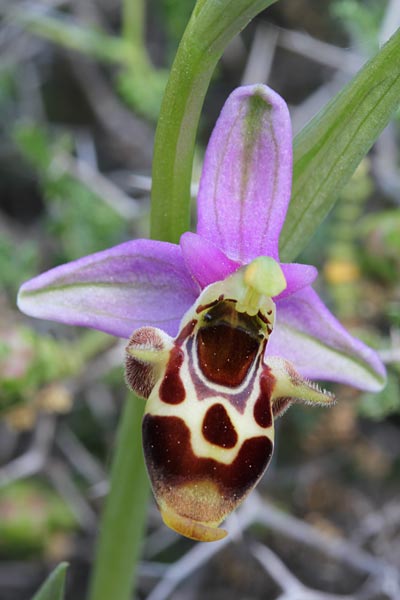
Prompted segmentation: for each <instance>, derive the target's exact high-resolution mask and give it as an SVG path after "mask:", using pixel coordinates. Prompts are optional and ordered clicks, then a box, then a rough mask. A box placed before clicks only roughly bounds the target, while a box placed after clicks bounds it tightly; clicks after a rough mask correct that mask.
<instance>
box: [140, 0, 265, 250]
mask: <svg viewBox="0 0 400 600" xmlns="http://www.w3.org/2000/svg"><path fill="white" fill-rule="evenodd" d="M275 1H276V0H218V1H217V0H198V2H197V4H196V6H195V8H194V11H193V13H192V16H191V19H190V21H189V24H188V26H187V28H186V31H185V33H184V35H183V37H182V41H181V43H180V45H179V48H178V52H177V55H176V58H175V62H174V64H173V66H172V70H171V74H170V77H169V81H168V85H167V88H166V91H165V95H164V99H163V103H162V106H161V113H160V118H159V121H158V126H157V131H156V138H155V145H154V160H153V176H152V177H153V183H152V199H151V200H152V201H151V237H152V238H153V239H158V240H164V241H169V242H178V241H179V238H180V236H181V235H182V233H184V232H185V231H188V229H189V228H190V184H191V178H192V165H193V155H194V146H195V139H196V132H197V126H198V122H199V118H200V112H201V108H202V106H203V101H204V97H205V95H206V92H207V89H208V85H209V83H210V79H211V76H212V73H213V71H214V69H215V66H216V64H217V62H218V60H219V59H220V57H221V55H222V53H223V51H224V49H225V48H226V46H227V44H228V43H229V42H230V41H231V39H232V38H233V37H234V36H235V35H236V34H237V33H239V32H240V31H241V30H242V29H243V28H244V27H245V26H246V25H247V23H248V22H249V21H250V20H251V19H252V18H253V17H254V16H255V15H257V14H258V13H259V12H261V11H262V10H263V9H264V8H266V7H267V6H269V5H270V4H272V3H273V2H275Z"/></svg>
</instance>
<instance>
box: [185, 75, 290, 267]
mask: <svg viewBox="0 0 400 600" xmlns="http://www.w3.org/2000/svg"><path fill="white" fill-rule="evenodd" d="M291 178H292V134H291V125H290V117H289V112H288V109H287V106H286V104H285V102H284V100H282V98H281V97H280V96H278V94H276V93H275V92H273V91H272V90H271V89H270V88H268V87H266V86H264V85H254V86H247V87H241V88H238V89H237V90H235V91H234V92H233V93H232V94H231V95H230V96H229V98H228V100H227V101H226V104H225V106H224V107H223V109H222V112H221V115H220V117H219V119H218V121H217V124H216V126H215V129H214V131H213V133H212V136H211V139H210V142H209V145H208V148H207V152H206V155H205V160H204V167H203V173H202V177H201V181H200V189H199V196H198V226H197V233H199V234H200V235H201V236H203V237H204V238H206V239H207V240H209V241H211V242H213V243H214V244H215V245H217V246H218V247H219V248H221V250H223V251H224V252H225V253H226V254H227V256H229V257H230V258H232V259H233V260H238V261H240V262H242V263H247V262H250V260H252V259H253V258H256V257H257V256H261V255H267V256H271V257H272V258H275V259H277V258H278V239H279V234H280V231H281V228H282V225H283V222H284V219H285V215H286V210H287V206H288V203H289V199H290V191H291Z"/></svg>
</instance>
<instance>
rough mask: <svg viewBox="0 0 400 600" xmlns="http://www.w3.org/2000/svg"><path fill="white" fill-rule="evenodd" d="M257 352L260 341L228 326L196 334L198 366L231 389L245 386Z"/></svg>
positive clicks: (219, 324) (201, 330) (205, 374)
mask: <svg viewBox="0 0 400 600" xmlns="http://www.w3.org/2000/svg"><path fill="white" fill-rule="evenodd" d="M258 349H259V340H257V339H256V338H254V337H253V336H252V335H250V334H249V333H248V332H247V331H245V330H244V329H241V328H239V327H232V326H231V325H228V324H227V323H218V324H216V325H209V326H207V327H202V328H201V329H200V330H199V332H198V334H197V353H198V358H199V366H200V369H201V371H202V372H203V374H204V376H205V377H206V378H207V379H208V380H209V381H211V382H213V383H217V384H219V385H224V386H227V387H230V388H234V387H237V386H238V385H240V384H241V383H242V382H243V380H244V379H245V377H246V375H247V374H248V372H249V369H250V367H251V365H252V363H253V361H254V359H255V358H256V356H257V352H258Z"/></svg>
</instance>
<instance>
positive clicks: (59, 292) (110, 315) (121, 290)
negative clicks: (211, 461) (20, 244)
mask: <svg viewBox="0 0 400 600" xmlns="http://www.w3.org/2000/svg"><path fill="white" fill-rule="evenodd" d="M197 295H198V288H197V286H196V285H195V283H194V282H193V280H192V278H191V276H190V274H189V273H188V271H187V269H186V267H185V264H184V262H183V258H182V255H181V250H180V248H179V246H176V245H175V244H168V243H166V242H155V241H151V240H134V241H131V242H126V243H125V244H120V245H119V246H115V247H114V248H110V249H109V250H104V251H103V252H97V253H96V254H91V255H90V256H86V257H84V258H81V259H79V260H76V261H74V262H71V263H68V264H66V265H62V266H60V267H56V268H55V269H51V270H50V271H47V272H46V273H43V274H42V275H39V276H38V277H35V278H34V279H31V280H30V281H27V282H26V283H24V285H23V286H22V287H21V289H20V292H19V296H18V306H19V308H20V309H21V310H22V312H25V313H26V314H28V315H31V316H33V317H38V318H41V319H49V320H52V321H59V322H61V323H67V324H69V325H82V326H84V327H92V328H93V329H100V330H101V331H105V332H106V333H111V334H112V335H116V336H118V337H126V338H127V337H129V336H130V335H131V334H132V332H133V331H134V330H135V329H137V328H138V327H141V326H143V325H154V326H156V327H160V328H161V329H163V330H164V331H166V332H167V333H169V334H171V335H176V333H177V331H178V327H179V323H180V320H181V318H182V316H183V314H184V313H185V311H186V310H187V309H188V308H189V307H190V306H191V305H192V304H193V302H194V300H195V299H196V297H197Z"/></svg>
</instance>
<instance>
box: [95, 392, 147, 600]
mask: <svg viewBox="0 0 400 600" xmlns="http://www.w3.org/2000/svg"><path fill="white" fill-rule="evenodd" d="M142 417H143V401H142V400H140V399H139V398H136V397H134V396H133V395H132V394H129V395H128V397H127V399H126V403H125V407H124V411H123V414H122V417H121V420H120V427H119V432H118V436H117V441H116V448H115V456H114V461H113V466H112V471H111V480H110V493H109V495H108V498H107V501H106V505H105V510H104V513H103V518H102V523H101V527H100V534H99V540H98V543H97V551H96V559H95V564H94V570H93V574H92V580H91V583H90V590H89V599H90V600H110V598H115V599H117V598H118V600H127V599H128V598H130V597H131V591H132V589H133V588H134V584H135V576H136V564H137V561H138V559H139V556H140V551H141V546H142V541H143V534H144V529H145V524H146V513H147V506H148V497H149V483H148V478H147V472H146V468H145V466H144V461H143V453H142V446H141V442H140V440H141V428H142Z"/></svg>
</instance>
